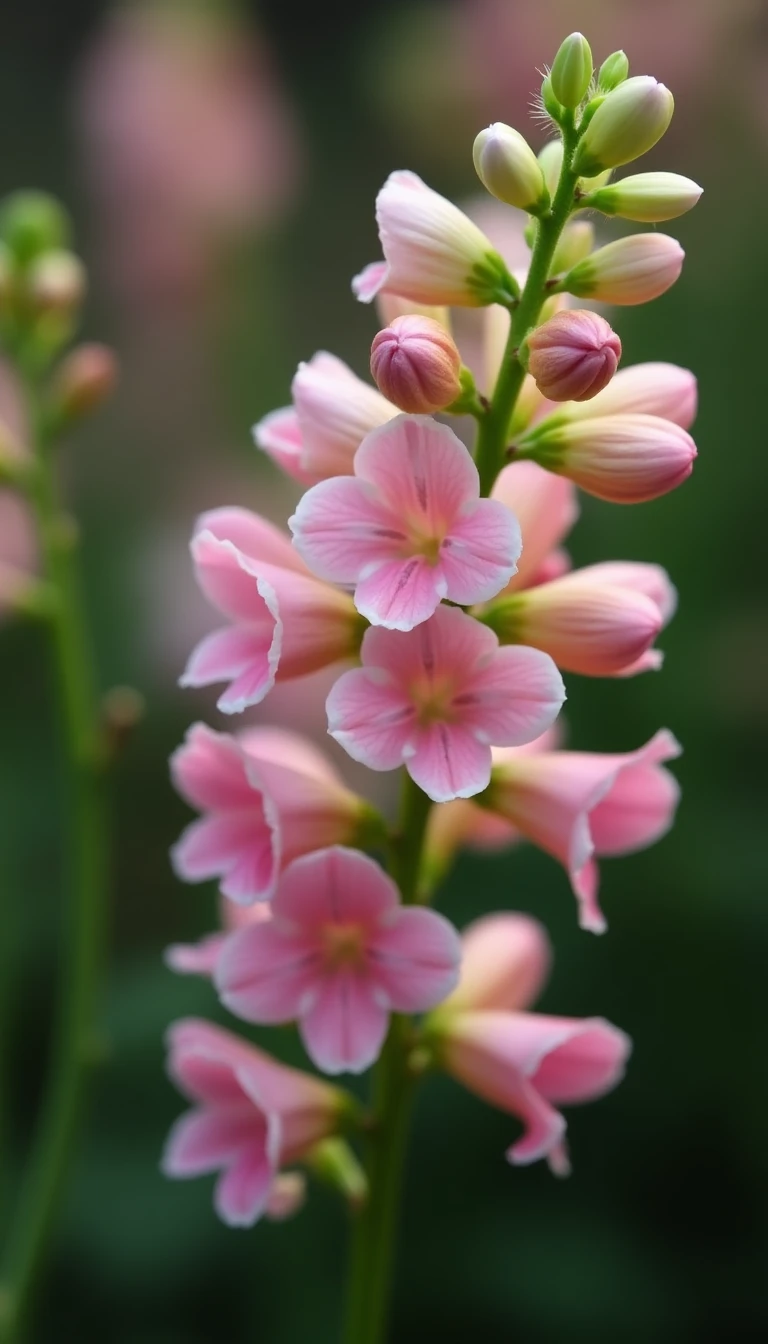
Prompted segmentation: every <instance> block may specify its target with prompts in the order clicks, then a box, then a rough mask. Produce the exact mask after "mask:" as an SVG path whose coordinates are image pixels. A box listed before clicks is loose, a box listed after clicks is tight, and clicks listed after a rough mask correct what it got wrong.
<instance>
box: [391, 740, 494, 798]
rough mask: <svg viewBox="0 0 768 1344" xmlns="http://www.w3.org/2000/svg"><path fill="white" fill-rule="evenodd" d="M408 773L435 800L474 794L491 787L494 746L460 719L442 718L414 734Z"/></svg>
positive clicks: (408, 758)
mask: <svg viewBox="0 0 768 1344" xmlns="http://www.w3.org/2000/svg"><path fill="white" fill-rule="evenodd" d="M412 746H413V754H412V755H410V754H409V755H408V756H407V760H406V765H407V768H408V773H409V775H410V776H411V779H413V780H414V781H415V782H416V783H417V784H418V786H419V788H420V789H423V790H424V792H425V793H426V794H427V795H428V797H430V798H431V799H432V801H433V802H435V803H447V802H450V801H451V799H453V798H471V797H473V795H474V794H476V793H482V791H483V789H486V788H487V787H488V783H489V781H490V778H491V749H490V747H489V746H488V744H487V743H485V742H479V741H478V739H477V736H476V734H475V733H474V732H473V731H472V730H471V729H470V728H466V727H465V726H464V725H463V724H460V723H445V722H443V721H441V720H438V721H437V722H436V723H430V724H429V725H428V726H427V727H425V728H420V729H418V731H417V732H416V733H415V734H414V735H413V742H412Z"/></svg>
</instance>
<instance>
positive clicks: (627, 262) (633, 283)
mask: <svg viewBox="0 0 768 1344" xmlns="http://www.w3.org/2000/svg"><path fill="white" fill-rule="evenodd" d="M684 257H685V253H684V251H683V249H682V247H681V246H680V244H679V243H678V241H677V239H675V238H670V237H669V235H668V234H666V233H635V234H633V235H632V236H631V237H629V238H619V239H617V240H616V242H615V243H608V244H607V246H606V247H600V248H598V250H597V251H596V252H592V253H591V255H590V256H588V257H585V258H584V260H583V261H580V262H579V263H578V265H577V266H574V268H573V270H572V271H569V272H568V274H567V275H566V276H565V278H564V280H562V281H561V288H562V289H564V290H567V292H568V293H569V294H576V295H577V296H578V297H579V298H582V299H598V300H599V301H600V302H602V303H618V304H623V305H631V304H636V303H648V302H650V300H651V299H657V298H658V297H659V295H660V294H664V293H665V292H666V291H667V290H668V289H669V288H670V287H671V286H672V285H673V284H674V283H675V281H676V280H677V278H678V276H679V275H680V272H681V270H682V268H683V259H684Z"/></svg>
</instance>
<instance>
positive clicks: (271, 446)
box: [252, 406, 316, 485]
mask: <svg viewBox="0 0 768 1344" xmlns="http://www.w3.org/2000/svg"><path fill="white" fill-rule="evenodd" d="M252 432H253V438H254V442H255V444H256V446H257V448H261V450H262V452H264V453H266V454H267V455H268V456H269V457H271V458H272V461H273V462H275V463H276V464H277V466H278V467H280V468H281V469H282V470H283V471H284V472H286V473H287V475H288V476H292V477H293V479H294V480H295V481H298V482H299V483H300V484H301V485H312V484H313V483H314V481H315V479H316V478H315V477H314V476H313V475H312V473H311V472H308V471H306V470H305V468H304V466H303V465H302V460H301V459H302V450H303V442H302V435H301V426H300V424H299V417H298V416H297V414H296V411H295V409H294V407H293V406H281V407H280V409H279V410H277V411H270V413H269V415H265V416H264V417H263V419H262V420H259V422H258V423H257V424H255V425H254V426H253V431H252Z"/></svg>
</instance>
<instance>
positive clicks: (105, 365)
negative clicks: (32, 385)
mask: <svg viewBox="0 0 768 1344" xmlns="http://www.w3.org/2000/svg"><path fill="white" fill-rule="evenodd" d="M117 372H118V370H117V359H116V358H115V355H114V354H113V352H112V351H111V350H110V349H109V347H108V346H106V345H98V344H96V343H95V342H93V343H90V344H87V345H78V346H77V347H76V349H74V350H73V351H72V352H71V353H70V354H69V355H67V357H66V359H64V360H63V361H62V363H61V364H60V365H59V368H58V371H57V373H56V379H55V383H54V387H53V403H54V406H55V409H56V412H57V414H58V415H59V416H61V418H62V419H64V420H67V421H70V420H79V419H80V418H81V417H82V416H84V415H88V414H90V412H91V411H94V410H95V409H96V408H97V406H100V405H101V403H102V402H103V401H106V400H107V398H108V397H110V396H111V395H112V392H113V391H114V389H115V385H116V383H117Z"/></svg>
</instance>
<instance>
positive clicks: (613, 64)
mask: <svg viewBox="0 0 768 1344" xmlns="http://www.w3.org/2000/svg"><path fill="white" fill-rule="evenodd" d="M628 74H629V61H628V60H627V57H626V53H625V52H623V51H614V52H611V55H610V56H606V58H605V60H604V61H603V64H602V65H601V66H600V70H599V73H598V76H597V87H598V88H599V89H600V92H601V93H610V92H611V89H615V88H617V87H618V85H619V84H623V83H624V80H625V79H626V78H627V75H628Z"/></svg>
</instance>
